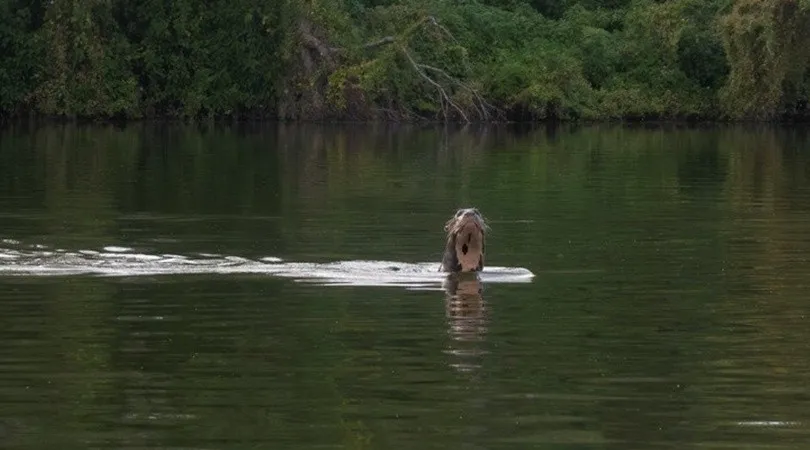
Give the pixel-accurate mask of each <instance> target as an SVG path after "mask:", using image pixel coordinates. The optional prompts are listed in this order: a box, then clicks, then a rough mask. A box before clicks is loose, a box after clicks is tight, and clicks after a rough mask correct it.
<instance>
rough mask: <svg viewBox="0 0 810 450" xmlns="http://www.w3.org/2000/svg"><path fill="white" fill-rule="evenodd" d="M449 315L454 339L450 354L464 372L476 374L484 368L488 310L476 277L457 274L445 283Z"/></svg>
mask: <svg viewBox="0 0 810 450" xmlns="http://www.w3.org/2000/svg"><path fill="white" fill-rule="evenodd" d="M443 287H444V290H445V294H446V296H445V312H446V315H447V322H448V334H449V335H450V339H451V340H450V345H449V349H448V350H447V351H446V353H447V354H449V355H452V356H453V361H452V362H451V363H450V365H451V366H453V367H454V368H455V369H456V370H458V371H460V372H474V371H476V370H477V369H478V368H479V367H481V361H480V359H481V357H482V356H483V355H484V354H486V351H485V350H484V349H483V348H481V347H482V345H483V343H484V342H485V341H486V333H487V322H488V318H487V308H486V303H485V302H484V297H483V295H482V293H483V286H482V284H481V281H480V280H479V279H478V276H477V274H475V273H454V274H450V275H448V276H447V278H446V279H445V280H444V283H443Z"/></svg>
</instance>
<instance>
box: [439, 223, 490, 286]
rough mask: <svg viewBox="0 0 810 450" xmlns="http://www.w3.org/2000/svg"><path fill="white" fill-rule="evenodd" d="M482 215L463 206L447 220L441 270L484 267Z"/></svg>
mask: <svg viewBox="0 0 810 450" xmlns="http://www.w3.org/2000/svg"><path fill="white" fill-rule="evenodd" d="M486 230H487V225H486V222H484V217H483V216H482V215H481V213H480V212H478V210H477V209H475V208H465V209H459V210H458V211H456V214H455V215H454V216H453V217H452V218H451V219H450V220H448V221H447V224H445V226H444V231H446V232H447V245H446V246H445V248H444V256H443V257H442V267H441V270H442V271H443V272H478V271H481V270H483V269H484V249H485V246H484V234H485V232H486Z"/></svg>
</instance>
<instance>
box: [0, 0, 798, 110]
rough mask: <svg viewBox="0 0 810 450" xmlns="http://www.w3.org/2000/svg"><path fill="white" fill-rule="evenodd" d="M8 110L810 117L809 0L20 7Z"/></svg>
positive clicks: (79, 2)
mask: <svg viewBox="0 0 810 450" xmlns="http://www.w3.org/2000/svg"><path fill="white" fill-rule="evenodd" d="M0 19H2V20H0V54H2V55H3V58H2V59H0V115H9V114H17V113H20V112H24V111H26V110H33V112H37V113H44V114H51V115H60V116H69V117H75V116H87V117H100V118H104V117H165V116H170V117H184V118H193V117H201V116H238V117H278V118H281V119H306V120H312V119H360V120H373V119H393V120H413V119H419V118H425V119H438V120H461V121H467V120H493V119H502V118H504V117H506V118H514V119H532V120H534V119H552V118H553V119H578V118H589V119H600V118H605V119H607V118H619V119H621V118H653V117H656V118H678V117H703V118H719V117H735V118H759V119H772V118H777V117H780V116H783V115H788V116H792V117H797V116H802V115H804V114H806V112H805V110H804V108H805V105H806V104H807V101H808V95H810V77H808V74H810V71H809V70H808V59H810V53H808V52H807V51H806V50H805V48H807V47H808V45H810V1H809V0H670V1H660V0H560V1H550V0H465V1H458V0H308V1H306V2H302V1H300V0H278V1H268V0H211V1H208V2H198V1H195V0H173V1H170V0H139V1H135V2H133V1H125V0H53V1H43V0H5V1H4V2H3V3H2V4H0Z"/></svg>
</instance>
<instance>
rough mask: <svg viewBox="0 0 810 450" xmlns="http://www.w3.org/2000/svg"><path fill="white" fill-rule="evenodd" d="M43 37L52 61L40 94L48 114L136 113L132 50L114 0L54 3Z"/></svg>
mask: <svg viewBox="0 0 810 450" xmlns="http://www.w3.org/2000/svg"><path fill="white" fill-rule="evenodd" d="M39 39H41V40H42V43H43V45H44V48H45V61H47V64H46V65H45V66H44V70H43V72H42V73H41V76H42V78H41V82H40V84H39V86H38V87H37V90H36V94H35V95H36V98H37V101H38V106H39V109H40V110H41V111H42V112H44V113H46V114H56V115H68V116H75V115H78V116H102V117H111V116H115V115H119V114H134V113H135V112H136V110H137V106H138V98H137V82H136V80H135V78H134V77H133V76H132V73H131V72H130V71H129V67H128V63H129V59H130V58H131V48H130V46H129V43H128V42H127V41H126V39H124V38H123V36H122V35H121V33H120V30H119V29H118V27H117V25H116V23H115V21H114V20H113V19H112V16H111V8H110V2H109V1H105V0H54V1H53V2H52V3H51V4H50V5H49V6H48V9H47V12H46V13H45V22H44V24H43V25H42V28H41V29H40V30H39Z"/></svg>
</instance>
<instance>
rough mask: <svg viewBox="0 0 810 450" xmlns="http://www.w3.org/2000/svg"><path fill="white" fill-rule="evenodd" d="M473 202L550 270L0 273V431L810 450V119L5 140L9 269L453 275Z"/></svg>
mask: <svg viewBox="0 0 810 450" xmlns="http://www.w3.org/2000/svg"><path fill="white" fill-rule="evenodd" d="M468 205H474V206H477V207H478V208H479V209H480V210H481V211H482V212H483V213H484V214H485V215H486V217H487V218H488V220H489V224H490V226H491V228H492V231H491V233H490V234H489V238H488V243H487V249H488V256H487V262H488V263H489V264H492V265H495V266H503V267H511V268H526V269H529V270H531V271H532V272H533V273H534V274H535V277H534V279H533V280H532V281H531V282H530V283H491V284H488V283H484V291H483V295H482V296H480V297H479V296H476V295H465V296H460V298H458V299H456V300H452V299H449V298H448V297H447V295H446V294H445V292H443V291H441V290H411V289H405V288H403V287H398V286H385V287H379V286H377V287H374V286H324V285H322V284H319V283H317V282H316V283H302V282H299V281H297V280H295V279H291V278H285V277H278V276H274V275H272V274H261V273H253V274H227V273H200V274H189V273H177V274H164V275H137V274H133V275H121V276H95V275H92V274H85V275H62V276H55V275H52V274H49V273H32V274H14V273H8V274H5V275H0V448H8V449H44V448H59V449H86V448H105V449H107V448H129V449H136V448H167V449H169V448H171V449H181V448H182V449H191V448H194V449H247V448H273V449H275V448H296V449H305V448H353V449H361V448H363V449H365V448H368V449H372V448H373V449H379V448H391V449H400V448H403V449H404V448H413V449H425V448H436V449H449V448H460V449H461V448H463V449H496V448H542V449H563V448H564V449H659V448H662V449H663V448H666V449H686V448H701V449H728V448H735V449H736V448H745V449H749V448H750V449H753V448H757V449H759V448H769V449H787V448H797V449H798V448H806V446H807V443H808V442H810V388H808V383H810V358H808V355H809V354H810V353H808V350H810V327H809V326H808V325H810V324H809V323H808V322H809V321H810V320H809V319H808V317H807V315H808V313H810V302H808V291H809V289H810V261H809V260H808V256H807V255H808V254H810V233H809V231H810V134H808V133H807V132H806V131H804V130H802V129H788V128H780V129H770V128H768V129H746V128H707V129H677V128H674V127H669V128H639V127H636V128H632V127H631V128H621V127H617V126H610V127H608V126H603V127H588V128H556V129H545V128H542V129H535V130H522V131H521V130H507V129H486V130H484V129H473V130H466V131H464V130H461V131H444V130H441V129H433V128H426V129H418V128H386V127H361V126H356V127H355V126H346V127H326V126H284V127H276V126H268V127H264V128H241V129H240V128H234V127H222V128H218V127H209V128H196V127H183V126H179V125H177V126H174V125H173V126H162V127H158V126H140V125H137V126H129V127H127V128H124V129H119V128H113V127H79V128H77V127H71V126H66V127H61V126H51V127H43V128H36V129H34V128H28V127H19V126H18V127H13V128H7V129H5V130H4V131H2V132H0V242H3V243H0V257H5V258H6V260H5V262H4V260H3V259H2V258H0V265H5V266H9V265H14V264H16V263H15V261H14V260H13V259H11V258H12V257H13V256H14V253H13V251H16V250H19V249H21V248H25V249H27V250H26V251H32V252H42V255H43V256H42V257H43V258H44V259H43V261H45V260H46V259H47V258H48V257H47V252H49V251H51V250H53V249H62V250H65V251H70V252H81V251H88V250H92V251H98V250H100V249H103V248H105V247H110V246H120V247H125V248H128V249H134V250H137V251H138V252H140V253H141V254H146V255H158V254H177V255H190V254H195V253H216V254H219V255H226V256H229V257H241V258H248V259H251V260H258V259H260V258H263V257H268V256H272V257H278V258H282V259H283V260H284V261H294V262H314V263H328V262H335V261H350V260H355V261H357V260H359V261H374V260H385V261H395V262H401V263H403V264H410V263H420V262H425V261H436V262H437V265H438V261H439V259H440V256H441V250H442V247H443V232H442V225H443V223H444V222H445V220H446V219H447V218H448V217H449V216H450V215H451V214H452V213H453V212H454V211H455V209H456V208H457V207H459V206H468ZM15 249H16V250H15ZM49 249H50V250H49Z"/></svg>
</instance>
